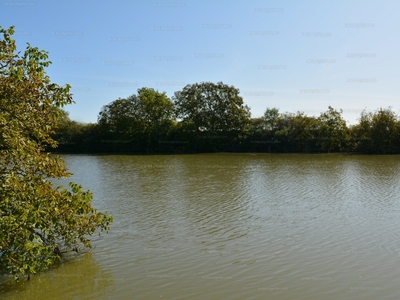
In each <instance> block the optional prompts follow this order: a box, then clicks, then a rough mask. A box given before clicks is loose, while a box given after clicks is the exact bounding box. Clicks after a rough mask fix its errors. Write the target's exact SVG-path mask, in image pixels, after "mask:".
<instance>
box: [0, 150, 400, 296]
mask: <svg viewBox="0 0 400 300" xmlns="http://www.w3.org/2000/svg"><path fill="white" fill-rule="evenodd" d="M63 158H64V159H65V161H66V162H67V164H68V166H69V167H70V170H71V172H73V173H74V175H73V176H72V177H71V180H73V181H75V182H78V183H81V184H82V185H83V186H84V187H85V188H86V189H90V190H91V191H92V192H93V193H94V195H95V199H94V205H95V206H96V207H98V208H99V209H100V210H107V211H109V212H110V213H112V214H113V215H114V219H115V221H114V223H113V226H112V231H111V232H110V233H109V234H106V235H103V236H101V237H98V236H96V237H93V241H94V242H93V243H94V246H95V248H94V249H93V250H91V251H90V252H88V253H84V254H82V255H78V256H71V257H69V258H68V259H67V260H66V261H65V262H63V263H62V264H60V265H58V266H55V267H54V268H52V269H51V270H49V271H47V272H45V273H42V274H39V275H36V276H33V277H31V281H29V282H26V281H23V282H20V283H18V284H11V282H10V280H9V279H7V278H3V279H2V281H1V282H0V297H1V299H55V298H59V299H155V298H160V297H161V296H162V298H164V299H267V298H268V299H339V298H341V299H399V298H400V289H399V288H398V287H397V281H398V278H399V277H400V276H399V275H400V262H399V253H400V252H399V249H400V238H399V235H400V221H399V220H400V218H399V216H400V203H399V195H400V184H399V183H400V156H346V155H267V154H201V155H168V156H129V155H126V156H124V155H121V156H113V155H110V156H88V155H65V156H63ZM66 182H67V181H66ZM66 182H63V183H66Z"/></svg>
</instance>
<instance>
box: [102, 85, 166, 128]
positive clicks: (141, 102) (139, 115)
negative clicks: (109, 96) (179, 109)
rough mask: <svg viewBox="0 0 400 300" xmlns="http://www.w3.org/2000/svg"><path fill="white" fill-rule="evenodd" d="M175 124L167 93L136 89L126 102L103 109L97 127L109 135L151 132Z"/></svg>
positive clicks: (121, 101) (117, 102)
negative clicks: (103, 129)
mask: <svg viewBox="0 0 400 300" xmlns="http://www.w3.org/2000/svg"><path fill="white" fill-rule="evenodd" d="M173 120H174V109H173V103H172V101H171V100H170V99H169V98H168V97H167V95H166V93H165V92H163V93H160V92H158V91H156V90H154V89H152V88H141V89H138V93H137V95H136V94H133V95H131V96H129V97H128V98H126V99H117V100H115V101H113V102H111V103H110V104H108V105H105V106H104V107H103V108H102V110H101V111H100V113H99V117H98V123H99V125H100V126H103V127H104V128H106V129H107V130H108V131H112V132H118V133H123V132H154V131H157V130H160V129H161V130H162V129H168V127H169V126H170V125H171V124H172V122H173Z"/></svg>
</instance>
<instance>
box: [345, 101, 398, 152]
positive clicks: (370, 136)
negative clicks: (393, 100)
mask: <svg viewBox="0 0 400 300" xmlns="http://www.w3.org/2000/svg"><path fill="white" fill-rule="evenodd" d="M352 131H353V134H354V138H355V139H356V140H357V141H358V143H357V147H356V150H357V151H360V152H366V153H376V154H389V153H399V151H400V146H399V140H400V121H399V118H398V116H397V115H396V114H395V113H394V112H393V111H392V109H391V108H390V107H389V108H386V109H383V108H380V109H378V110H377V111H375V112H374V113H372V112H369V113H367V112H366V111H365V110H364V111H363V112H362V113H361V116H360V122H359V124H357V125H356V126H354V128H353V130H352Z"/></svg>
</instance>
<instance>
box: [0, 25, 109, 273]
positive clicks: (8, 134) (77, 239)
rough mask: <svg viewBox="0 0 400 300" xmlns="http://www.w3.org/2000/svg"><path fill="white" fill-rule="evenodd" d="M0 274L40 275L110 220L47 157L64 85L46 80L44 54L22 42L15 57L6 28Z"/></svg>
mask: <svg viewBox="0 0 400 300" xmlns="http://www.w3.org/2000/svg"><path fill="white" fill-rule="evenodd" d="M0 33H1V34H2V35H3V38H2V39H1V40H0V137H1V139H0V270H2V271H5V272H7V273H10V274H13V275H14V277H15V279H16V280H18V279H19V278H20V277H21V276H23V275H28V279H29V276H30V274H35V273H36V272H38V271H41V270H45V269H47V268H48V267H49V266H50V265H52V264H53V263H54V262H55V261H57V260H59V259H60V258H61V253H62V252H63V251H64V250H72V251H76V252H78V251H79V250H80V249H82V248H86V247H90V246H91V242H90V240H89V237H88V235H92V234H93V233H94V232H95V231H96V230H100V231H103V230H109V223H110V222H111V221H112V217H111V216H109V215H108V214H107V213H101V212H98V211H97V210H96V209H95V208H93V207H92V205H91V200H92V194H91V193H90V192H89V191H83V190H82V188H81V186H79V185H77V184H74V183H70V184H69V186H70V188H69V189H68V188H63V187H58V188H54V186H53V182H52V181H51V179H52V178H62V177H68V176H69V175H70V174H69V173H68V172H67V169H66V166H65V164H64V162H63V161H62V160H61V159H60V158H55V157H53V156H51V155H50V153H45V152H44V148H45V147H46V146H48V145H50V146H52V147H56V145H57V143H56V142H55V141H54V140H53V139H52V138H51V134H53V133H54V129H55V128H56V126H57V124H58V122H59V118H62V117H63V114H62V113H61V111H60V110H59V109H57V108H58V107H63V106H64V105H67V104H70V103H73V100H72V97H71V94H70V92H69V90H70V86H69V85H66V86H65V87H62V86H59V85H57V84H55V83H52V82H51V81H50V78H49V77H48V75H47V74H46V72H45V68H46V67H47V66H49V65H50V63H51V62H50V61H48V60H47V58H48V54H47V52H45V51H40V50H39V49H38V48H35V47H31V46H30V45H29V44H28V46H27V48H26V50H25V51H24V53H23V54H22V55H20V54H19V53H16V45H15V41H14V40H13V39H12V35H13V34H14V28H13V27H10V28H9V29H3V28H1V27H0Z"/></svg>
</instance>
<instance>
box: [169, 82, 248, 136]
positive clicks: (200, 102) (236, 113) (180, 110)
mask: <svg viewBox="0 0 400 300" xmlns="http://www.w3.org/2000/svg"><path fill="white" fill-rule="evenodd" d="M173 100H174V103H175V107H176V112H177V116H178V118H179V119H181V121H182V122H183V123H184V124H186V125H187V127H188V128H189V129H190V130H194V131H197V132H199V131H208V132H210V133H217V132H221V131H225V132H228V131H242V130H244V129H245V128H246V127H247V126H248V124H249V122H250V109H249V107H248V106H247V105H244V103H243V98H242V97H241V96H240V95H239V89H237V88H235V87H233V86H229V85H226V84H223V83H222V82H218V83H216V84H215V83H212V82H202V83H195V84H188V85H186V86H185V87H184V88H183V89H182V91H179V92H175V96H174V97H173Z"/></svg>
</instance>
